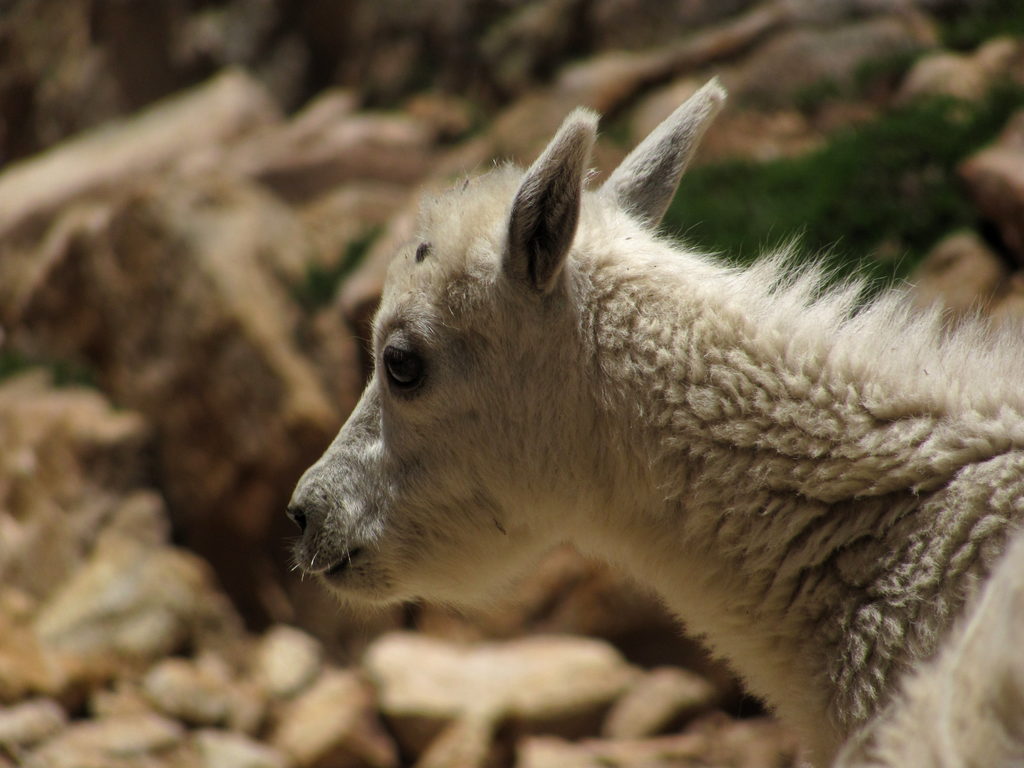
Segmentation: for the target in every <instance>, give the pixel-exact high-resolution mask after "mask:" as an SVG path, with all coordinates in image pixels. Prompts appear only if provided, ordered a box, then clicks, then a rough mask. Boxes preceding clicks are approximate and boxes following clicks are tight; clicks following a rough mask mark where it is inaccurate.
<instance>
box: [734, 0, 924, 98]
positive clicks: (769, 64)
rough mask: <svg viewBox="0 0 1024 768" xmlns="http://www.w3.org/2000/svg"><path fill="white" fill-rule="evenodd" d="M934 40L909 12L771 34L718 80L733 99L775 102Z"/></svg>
mask: <svg viewBox="0 0 1024 768" xmlns="http://www.w3.org/2000/svg"><path fill="white" fill-rule="evenodd" d="M936 40H937V33H936V31H935V28H934V25H933V24H931V23H930V22H929V21H928V20H927V19H926V18H925V17H923V16H921V15H919V14H917V13H913V12H906V13H901V14H899V15H895V14H894V15H888V16H885V15H883V16H874V17H871V18H868V19H866V20H864V21H856V22H847V23H844V24H840V25H835V26H831V27H824V28H822V27H802V28H797V29H793V30H789V31H785V32H782V33H781V34H778V35H775V36H774V37H772V38H770V39H769V40H767V41H766V42H765V43H764V44H763V45H761V46H760V47H759V48H757V49H756V50H755V51H753V52H752V53H750V54H749V55H747V56H745V57H744V58H743V59H742V60H741V61H740V63H738V64H737V65H736V66H735V67H733V68H732V69H730V70H729V71H727V72H724V73H723V75H722V80H723V82H724V84H725V86H726V89H727V90H728V91H729V95H730V97H731V98H733V99H735V100H736V101H737V102H748V103H755V104H758V105H761V106H764V105H773V106H780V105H784V104H788V103H790V102H791V100H792V98H793V97H794V96H795V95H797V94H798V93H800V92H801V90H804V89H807V88H811V87H815V86H818V85H820V84H821V83H823V82H833V83H838V84H840V85H842V84H848V83H851V82H852V81H853V79H854V77H855V75H856V73H857V71H858V69H859V68H860V67H861V65H863V64H864V63H865V62H869V61H873V60H877V59H879V58H884V57H891V56H895V55H901V54H907V53H912V52H914V51H920V50H925V49H927V48H929V47H932V46H934V45H935V43H936Z"/></svg>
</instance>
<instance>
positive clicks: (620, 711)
mask: <svg viewBox="0 0 1024 768" xmlns="http://www.w3.org/2000/svg"><path fill="white" fill-rule="evenodd" d="M718 699H719V693H718V690H717V689H716V688H715V686H713V685H712V684H711V683H710V682H708V681H707V680H705V679H704V678H703V677H700V676H699V675H695V674H693V673H692V672H688V671H686V670H684V669H675V668H673V667H663V668H661V669H656V670H652V671H651V672H649V673H647V674H646V675H644V677H643V678H641V679H640V680H639V681H637V683H636V684H635V685H634V686H633V687H632V688H631V689H630V690H629V692H628V693H626V695H624V696H623V697H622V698H620V699H619V700H618V701H617V702H615V705H614V706H613V707H612V709H611V711H610V712H609V713H608V717H607V718H606V719H605V722H604V726H603V727H602V729H601V734H602V735H603V736H605V737H607V738H610V739H641V738H646V737H649V736H656V735H658V734H660V733H668V732H671V731H675V730H678V729H679V728H680V727H682V726H683V725H684V724H685V723H686V722H687V721H689V720H691V719H693V718H694V717H695V716H697V715H700V714H703V713H705V712H707V711H708V710H710V709H712V708H713V707H714V706H715V705H716V703H717V702H718Z"/></svg>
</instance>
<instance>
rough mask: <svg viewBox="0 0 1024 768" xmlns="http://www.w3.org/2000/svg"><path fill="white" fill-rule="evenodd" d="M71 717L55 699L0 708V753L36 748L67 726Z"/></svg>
mask: <svg viewBox="0 0 1024 768" xmlns="http://www.w3.org/2000/svg"><path fill="white" fill-rule="evenodd" d="M67 722H68V716H67V714H66V713H65V712H64V710H63V708H61V706H60V705H59V704H58V703H57V702H55V701H53V700H52V699H29V700H28V701H24V702H22V703H20V704H16V705H14V706H11V707H6V708H0V751H2V750H4V749H6V750H7V751H9V752H16V751H18V750H22V749H26V748H28V747H32V746H35V745H36V744H38V743H39V742H41V741H44V740H46V739H48V738H50V737H52V736H53V735H54V734H56V733H58V732H59V731H60V730H61V729H62V728H64V726H65V725H67Z"/></svg>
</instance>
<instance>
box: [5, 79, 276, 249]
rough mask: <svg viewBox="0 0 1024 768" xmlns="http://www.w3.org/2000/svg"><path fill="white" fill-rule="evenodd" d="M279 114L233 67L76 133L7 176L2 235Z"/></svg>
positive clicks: (10, 169) (179, 160)
mask: <svg viewBox="0 0 1024 768" xmlns="http://www.w3.org/2000/svg"><path fill="white" fill-rule="evenodd" d="M276 119H278V114H277V111H276V110H275V108H274V107H273V105H272V104H271V102H270V98H269V96H268V95H267V94H266V92H265V91H264V90H263V89H262V88H261V86H259V84H258V83H256V81H255V80H253V79H252V78H251V77H250V76H249V75H247V74H245V73H243V72H242V71H241V70H228V71H226V72H224V73H223V74H221V75H219V76H217V77H215V78H213V79H212V80H210V81H209V82H207V83H204V84H203V85H200V86H197V87H196V88H194V89H192V90H189V91H185V92H183V93H181V94H179V95H176V96H174V97H172V98H169V99H167V100H166V101H164V102H161V103H159V104H157V105H155V106H153V107H150V108H149V109H147V110H145V111H144V112H142V113H140V114H138V115H137V116H135V117H132V118H130V119H127V120H124V121H122V122H120V123H114V124H110V125H107V126H105V127H102V128H99V129H96V130H94V131H91V132H89V133H86V134H84V135H82V136H80V137H78V138H76V139H72V140H70V141H68V142H65V143H64V144H61V145H59V146H58V147H55V148H53V149H51V150H49V151H47V152H44V153H42V154H40V155H38V156H36V157H33V158H30V159H28V160H24V161H22V162H20V163H17V164H15V165H13V166H11V167H9V168H7V169H6V170H5V172H4V173H3V174H0V234H4V235H5V236H8V235H9V233H10V232H11V230H12V229H13V228H14V227H15V226H17V225H19V224H21V223H23V222H25V221H26V220H27V219H28V218H30V217H47V216H50V215H52V214H53V212H54V211H55V210H56V209H57V208H58V207H59V206H61V205H64V204H66V203H67V202H68V201H70V200H73V199H75V198H77V197H80V196H82V195H84V194H86V193H90V192H94V191H96V190H100V189H106V188H110V187H112V186H113V185H116V184H118V183H121V182H124V181H126V180H128V181H130V180H132V179H134V178H137V177H138V176H140V175H142V174H147V173H152V172H154V171H156V170H159V169H160V168H163V167H166V166H167V164H168V163H170V162H182V157H183V156H184V155H185V154H187V153H189V152H194V151H196V150H202V151H208V148H209V146H210V145H211V144H223V143H225V142H227V141H229V140H231V139H234V138H236V137H237V136H239V135H240V134H242V133H244V132H246V131H250V130H252V129H253V128H255V127H256V126H259V125H263V124H266V123H268V122H272V121H274V120H276Z"/></svg>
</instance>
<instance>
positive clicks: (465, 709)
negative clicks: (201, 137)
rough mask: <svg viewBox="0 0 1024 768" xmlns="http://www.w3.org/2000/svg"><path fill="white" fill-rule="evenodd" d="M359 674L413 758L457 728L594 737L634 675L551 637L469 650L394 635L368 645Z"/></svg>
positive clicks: (581, 643)
mask: <svg viewBox="0 0 1024 768" xmlns="http://www.w3.org/2000/svg"><path fill="white" fill-rule="evenodd" d="M364 666H365V668H366V670H367V672H368V674H369V675H370V677H371V678H372V679H373V681H374V683H375V684H376V685H377V688H378V693H379V697H380V710H381V712H382V713H383V714H384V716H385V717H386V718H387V720H388V722H389V723H390V725H391V727H392V729H393V731H394V733H395V735H396V736H397V737H398V739H399V740H400V742H401V744H402V746H403V748H404V749H406V750H408V751H409V752H411V753H413V754H420V753H422V752H424V751H425V750H426V749H427V748H428V745H429V744H430V742H431V741H433V740H434V738H436V737H437V736H438V734H439V733H441V732H442V731H443V730H444V729H445V728H447V727H449V726H450V725H451V723H453V722H455V721H459V720H468V721H474V722H476V723H480V724H487V723H490V724H491V727H495V726H497V725H498V724H504V725H505V726H506V728H507V729H509V730H511V731H512V732H515V733H558V734H564V735H567V736H580V735H584V734H587V733H595V732H596V731H597V729H598V727H599V724H600V721H601V718H602V717H603V715H604V713H605V712H606V711H607V709H608V707H609V706H610V705H611V703H612V702H613V701H614V700H615V699H616V698H617V697H618V696H619V695H620V694H621V693H622V692H623V691H624V690H626V688H627V687H628V686H629V685H630V683H631V682H632V681H633V680H634V679H635V678H636V676H637V674H638V673H637V670H636V669H635V668H634V667H631V666H630V665H629V664H627V663H626V662H625V661H623V659H622V657H621V656H620V655H619V654H618V652H617V651H615V649H614V648H612V647H611V646H610V645H607V644H605V643H603V642H600V641H597V640H591V639H587V638H574V637H556V636H550V637H544V636H537V637H526V638H522V639H518V640H511V641H508V642H504V643H480V644H476V645H471V646H467V645H464V644H458V643H448V642H444V641H441V640H436V639H431V638H427V637H423V636H420V635H414V634H403V633H396V634H391V635H386V636H384V637H382V638H380V639H379V640H377V641H376V642H374V643H373V645H371V646H370V648H369V650H368V651H367V653H366V656H365V658H364Z"/></svg>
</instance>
